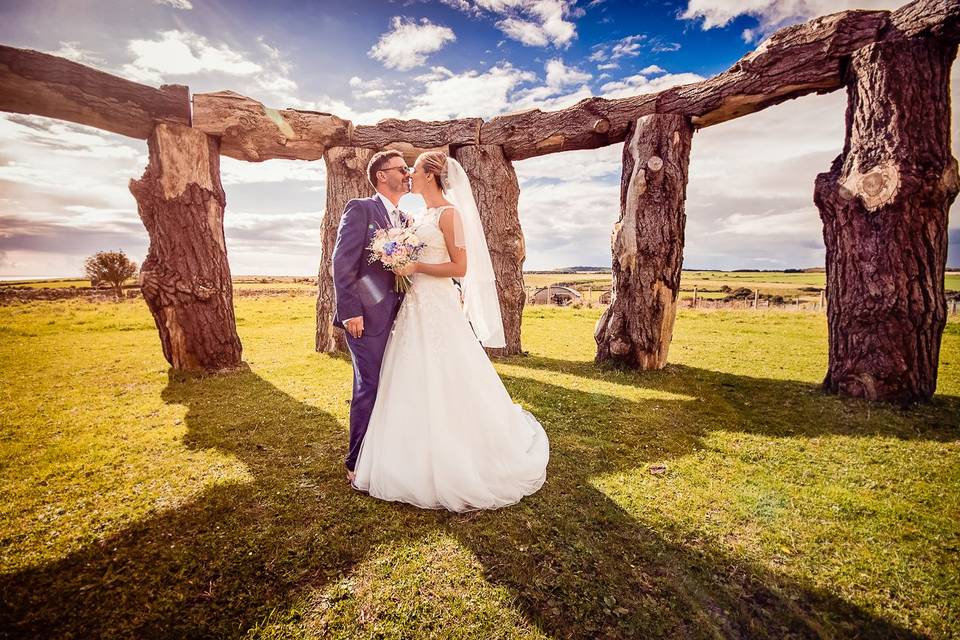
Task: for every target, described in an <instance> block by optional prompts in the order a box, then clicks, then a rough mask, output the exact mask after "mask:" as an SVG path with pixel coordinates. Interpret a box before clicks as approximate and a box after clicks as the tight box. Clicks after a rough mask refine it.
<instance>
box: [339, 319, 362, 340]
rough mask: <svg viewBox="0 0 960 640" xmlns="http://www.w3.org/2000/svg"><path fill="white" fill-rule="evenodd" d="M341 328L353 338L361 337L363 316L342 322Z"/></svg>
mask: <svg viewBox="0 0 960 640" xmlns="http://www.w3.org/2000/svg"><path fill="white" fill-rule="evenodd" d="M343 328H344V329H346V330H347V333H349V334H350V335H351V336H353V337H354V338H359V337H360V336H362V335H363V316H357V317H356V318H349V319H347V320H344V321H343Z"/></svg>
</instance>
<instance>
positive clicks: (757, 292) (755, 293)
mask: <svg viewBox="0 0 960 640" xmlns="http://www.w3.org/2000/svg"><path fill="white" fill-rule="evenodd" d="M759 299H760V289H754V290H753V308H754V309H756V308H757V301H758V300H759Z"/></svg>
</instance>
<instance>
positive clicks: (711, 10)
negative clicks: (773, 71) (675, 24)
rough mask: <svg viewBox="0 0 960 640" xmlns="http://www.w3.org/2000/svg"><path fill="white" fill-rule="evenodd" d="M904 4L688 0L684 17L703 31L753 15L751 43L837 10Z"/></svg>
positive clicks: (891, 0)
mask: <svg viewBox="0 0 960 640" xmlns="http://www.w3.org/2000/svg"><path fill="white" fill-rule="evenodd" d="M901 4H903V3H902V2H900V1H899V0H747V1H744V0H688V2H687V8H686V9H685V10H684V11H683V13H682V14H680V18H681V19H684V20H702V21H703V22H702V24H701V28H702V29H703V30H707V29H713V28H715V27H725V26H726V25H728V24H729V23H730V22H731V21H732V20H733V19H734V18H737V17H738V16H741V15H749V16H752V17H754V18H756V19H757V21H758V22H759V26H758V28H757V29H748V30H747V31H745V32H744V33H743V38H744V40H746V41H748V42H749V41H750V39H757V38H758V36H759V35H766V34H769V33H772V32H773V31H776V30H777V29H779V28H781V27H784V26H786V25H789V24H794V23H797V22H805V21H807V20H809V19H811V18H815V17H817V16H822V15H826V14H829V13H836V12H837V11H844V10H845V9H896V8H897V7H899V6H900V5H901ZM748 32H749V33H748ZM748 37H749V39H748Z"/></svg>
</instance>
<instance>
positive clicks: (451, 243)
mask: <svg viewBox="0 0 960 640" xmlns="http://www.w3.org/2000/svg"><path fill="white" fill-rule="evenodd" d="M458 215H460V214H459V213H457V212H456V210H455V209H446V210H444V211H443V213H441V214H440V230H441V231H442V232H443V241H444V242H445V243H446V245H447V253H449V254H450V262H441V263H440V264H425V263H423V262H413V263H411V264H409V265H407V267H406V268H405V269H402V270H399V271H397V273H399V274H400V275H404V276H408V275H410V274H411V273H425V274H427V275H428V276H436V277H438V278H462V277H463V276H464V274H466V273H467V250H466V249H465V248H463V247H458V246H457V241H456V224H457V220H456V219H455V216H458Z"/></svg>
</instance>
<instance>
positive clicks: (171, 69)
mask: <svg viewBox="0 0 960 640" xmlns="http://www.w3.org/2000/svg"><path fill="white" fill-rule="evenodd" d="M898 4H899V3H897V2H885V1H883V0H864V1H861V2H857V1H856V0H752V1H751V2H750V3H745V2H740V1H736V0H680V1H679V2H656V1H635V2H629V1H620V2H618V1H614V0H592V1H591V0H406V1H403V2H400V1H398V2H386V1H382V2H374V1H369V0H353V1H349V2H347V1H339V0H337V1H326V2H311V3H306V2H222V1H218V2H206V1H203V0H163V1H154V2H150V1H146V0H144V1H142V2H130V1H122V2H82V1H79V0H76V1H60V2H45V1H43V0H30V1H29V2H19V1H11V0H6V1H5V2H3V3H2V4H0V42H2V43H4V44H8V45H12V46H16V47H23V48H30V49H36V50H40V51H46V52H50V53H55V54H57V55H61V56H64V57H68V58H71V59H74V60H77V61H79V62H82V63H84V64H88V65H90V66H93V67H96V68H99V69H103V70H105V71H108V72H110V73H114V74H116V75H120V76H122V77H125V78H128V79H131V80H135V81H137V82H142V83H144V84H149V85H152V86H159V85H160V84H163V83H179V84H186V85H188V86H189V87H190V89H191V91H192V92H193V93H201V92H206V91H218V90H222V89H232V90H234V91H237V92H239V93H242V94H245V95H248V96H250V97H252V98H255V99H257V100H260V101H262V102H264V103H265V104H266V105H267V106H270V107H275V108H285V107H292V108H300V109H315V110H321V111H330V112H333V113H336V114H338V115H341V116H343V117H347V118H350V119H352V120H354V122H356V123H374V122H376V121H377V120H378V119H380V118H383V117H419V118H425V119H443V118H448V117H464V116H480V117H486V118H489V117H492V116H495V115H498V114H502V113H508V112H511V111H517V110H521V109H528V108H532V107H540V108H542V109H545V110H546V109H557V108H562V107H564V106H567V105H569V104H573V103H575V102H576V101H577V100H579V99H582V98H584V97H587V96H591V95H601V96H607V97H617V96H625V95H635V94H638V93H645V92H650V91H658V90H661V89H663V88H666V87H669V86H673V85H676V84H683V83H687V82H695V81H697V80H700V79H703V78H707V77H710V76H712V75H715V74H717V73H720V72H722V71H724V70H725V69H727V68H729V67H730V66H731V65H732V64H733V63H734V62H736V60H738V59H739V58H740V57H741V56H743V55H744V54H745V53H747V52H748V51H750V50H752V49H754V48H755V47H756V46H757V44H758V43H759V42H760V41H761V40H762V38H763V37H765V36H766V35H768V34H769V33H772V32H773V31H775V30H776V29H778V28H780V27H782V26H786V25H789V24H793V23H796V22H802V21H805V20H807V19H810V18H811V17H814V16H816V15H823V14H826V13H830V12H833V11H838V10H843V9H845V8H895V7H896V6H897V5H898ZM745 7H749V9H746V8H745ZM957 69H958V67H957V65H955V66H954V73H953V78H954V79H956V78H957V77H958V73H957ZM955 102H956V101H955ZM844 108H845V96H844V95H843V92H835V93H833V94H830V95H827V96H807V97H804V98H800V99H797V100H792V101H789V102H787V103H784V104H782V105H778V106H777V107H773V108H770V109H767V110H765V111H764V112H761V113H758V114H753V115H751V116H748V117H746V118H741V119H739V120H736V121H733V122H728V123H724V124H721V125H717V126H714V127H709V128H707V129H703V130H701V131H699V132H697V133H696V134H695V136H694V140H693V150H692V153H691V164H690V182H689V185H688V189H687V217H688V224H687V234H686V250H685V259H684V266H685V267H689V268H724V269H732V268H759V269H777V268H786V267H807V266H822V265H823V241H822V235H821V225H820V221H819V218H818V216H817V211H816V208H815V207H814V205H813V199H812V194H813V180H814V178H815V177H816V174H817V173H819V172H822V171H826V170H827V169H828V168H829V166H830V162H831V161H832V159H833V157H835V156H836V155H837V154H838V153H839V152H840V150H841V147H842V144H843V117H844ZM953 112H954V114H956V113H957V105H956V104H954V106H953ZM953 135H954V147H955V148H956V147H957V142H956V140H957V126H956V116H955V118H954V126H953ZM621 147H622V145H614V146H612V147H608V148H606V149H600V150H596V151H581V152H569V153H563V154H553V155H551V156H545V157H542V158H535V159H530V160H525V161H522V162H518V163H516V169H517V173H518V176H519V179H520V184H521V199H520V217H521V224H522V225H523V228H524V232H525V237H526V243H527V261H526V263H525V267H526V268H528V269H548V268H556V267H564V266H570V265H587V264H589V265H608V264H609V262H610V256H609V237H610V230H611V227H612V225H613V224H614V222H615V221H616V219H617V215H618V206H619V181H620V175H619V170H620V153H621ZM146 162H147V157H146V143H145V142H144V141H140V140H131V139H128V138H124V137H122V136H117V135H113V134H109V133H105V132H101V131H98V130H95V129H91V128H88V127H84V126H81V125H74V124H70V123H64V122H59V121H55V120H50V119H46V118H40V117H36V116H22V115H15V114H2V115H0V276H14V275H24V276H26V275H74V274H79V273H80V270H81V265H82V262H83V258H84V257H85V256H87V255H89V254H91V253H93V252H95V251H98V250H104V249H123V250H125V251H126V252H127V253H128V255H130V256H131V257H132V258H133V259H135V260H137V261H141V260H142V259H143V257H144V256H145V254H146V249H147V237H146V232H145V230H144V229H143V227H142V225H141V223H140V221H139V218H138V217H137V213H136V203H135V201H134V200H133V197H132V196H131V195H130V193H129V191H128V189H127V183H128V181H129V180H130V178H136V177H139V176H140V175H141V174H142V172H143V169H144V167H145V166H146ZM222 176H223V182H224V188H225V190H226V193H227V210H226V218H225V229H226V236H227V248H228V252H229V255H230V262H231V267H232V271H233V273H234V274H289V275H314V274H315V273H316V271H317V266H318V264H319V260H320V255H319V254H320V234H319V228H320V220H321V217H322V215H323V208H324V194H325V172H324V169H323V163H322V162H298V161H281V160H272V161H267V162H264V163H248V162H240V161H235V160H232V159H230V158H224V159H223V163H222ZM404 206H405V207H406V208H408V209H410V210H412V211H416V210H417V209H418V208H420V207H421V206H422V204H421V203H420V201H419V199H418V198H417V197H414V196H409V197H407V198H406V199H405V201H404ZM955 210H956V209H955ZM955 210H954V211H955ZM951 219H952V228H951V241H952V242H951V245H950V253H949V263H950V264H951V265H954V266H957V265H960V220H958V218H957V216H956V215H952V216H951Z"/></svg>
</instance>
